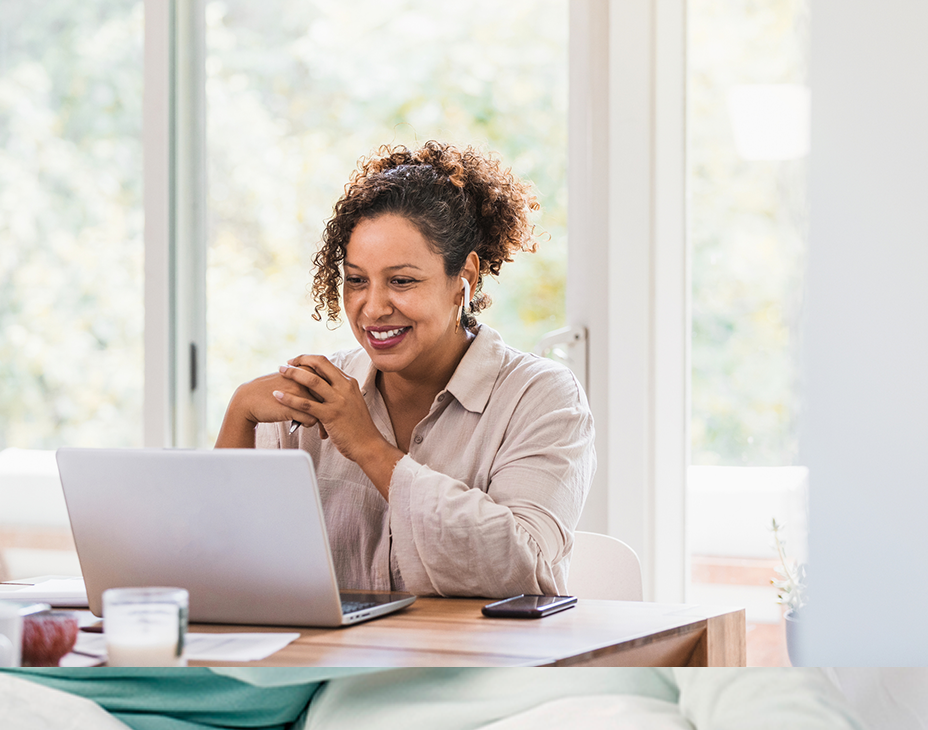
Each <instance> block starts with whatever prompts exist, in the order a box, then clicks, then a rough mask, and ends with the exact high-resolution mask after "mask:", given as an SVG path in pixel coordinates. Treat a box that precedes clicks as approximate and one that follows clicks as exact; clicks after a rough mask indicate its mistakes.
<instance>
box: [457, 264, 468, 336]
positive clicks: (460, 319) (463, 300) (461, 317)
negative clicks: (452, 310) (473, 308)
mask: <svg viewBox="0 0 928 730" xmlns="http://www.w3.org/2000/svg"><path fill="white" fill-rule="evenodd" d="M461 283H462V284H464V294H463V296H462V297H461V313H460V315H458V321H457V322H455V323H454V333H455V334H457V333H458V330H459V329H461V322H463V321H464V307H465V305H468V304H470V282H468V281H467V279H465V278H464V277H463V276H462V277H461Z"/></svg>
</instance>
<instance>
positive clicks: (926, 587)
mask: <svg viewBox="0 0 928 730" xmlns="http://www.w3.org/2000/svg"><path fill="white" fill-rule="evenodd" d="M926 38H928V2H925V1H924V0H891V1H890V2H886V1H885V0H815V2H813V3H812V57H811V86H812V157H811V175H812V179H811V221H812V223H811V231H810V260H809V275H808V286H807V300H806V326H805V329H804V337H803V351H804V384H805V394H804V403H805V414H804V417H803V421H804V430H803V434H802V440H801V446H802V460H803V463H805V464H807V465H808V466H809V468H810V500H811V502H810V560H811V563H810V569H811V571H810V572H811V579H812V580H813V581H814V584H813V589H814V591H815V593H813V594H812V596H811V603H810V605H809V616H808V621H807V623H806V625H805V626H804V629H805V631H804V634H803V635H804V638H805V640H806V650H807V654H806V656H805V661H807V662H810V663H813V664H816V665H824V664H857V665H878V664H883V665H888V664H892V665H906V664H923V663H924V662H925V659H926V657H928V623H926V622H925V621H924V615H925V610H926V605H928V602H926V598H928V560H926V557H928V537H926V535H928V526H926V517H928V42H926V40H925V39H926Z"/></svg>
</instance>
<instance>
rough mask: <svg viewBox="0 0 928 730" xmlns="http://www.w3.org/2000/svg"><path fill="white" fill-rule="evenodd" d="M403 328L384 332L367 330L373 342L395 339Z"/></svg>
mask: <svg viewBox="0 0 928 730" xmlns="http://www.w3.org/2000/svg"><path fill="white" fill-rule="evenodd" d="M404 329H406V328H405V327H400V328H399V329H395V330H385V331H384V332H375V331H374V330H368V332H369V333H370V334H371V335H372V336H373V337H374V339H375V340H389V339H390V338H391V337H396V336H397V335H399V334H400V333H401V332H402V331H403V330H404Z"/></svg>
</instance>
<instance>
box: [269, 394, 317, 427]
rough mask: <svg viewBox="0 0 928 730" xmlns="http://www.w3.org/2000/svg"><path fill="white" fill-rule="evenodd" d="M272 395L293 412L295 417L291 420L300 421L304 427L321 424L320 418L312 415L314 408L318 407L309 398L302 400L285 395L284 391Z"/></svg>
mask: <svg viewBox="0 0 928 730" xmlns="http://www.w3.org/2000/svg"><path fill="white" fill-rule="evenodd" d="M272 395H273V396H274V397H275V398H276V399H277V400H278V401H280V402H281V403H282V404H283V405H285V406H287V408H289V409H290V410H291V411H293V417H292V418H291V419H290V420H292V421H299V422H300V423H302V424H303V425H304V426H315V425H316V424H317V423H319V418H318V416H316V415H314V414H313V413H312V408H313V406H316V405H318V403H316V402H315V401H312V400H310V399H308V398H300V397H299V396H296V395H292V394H291V393H284V392H283V391H282V390H275V391H274V392H273V394H272Z"/></svg>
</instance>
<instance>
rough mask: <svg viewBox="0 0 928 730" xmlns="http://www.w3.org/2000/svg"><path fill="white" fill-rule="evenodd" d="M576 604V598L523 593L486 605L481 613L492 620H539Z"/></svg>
mask: <svg viewBox="0 0 928 730" xmlns="http://www.w3.org/2000/svg"><path fill="white" fill-rule="evenodd" d="M576 603H577V598H576V596H527V595H525V594H524V593H523V594H521V595H518V596H513V597H512V598H505V599H503V600H502V601H496V602H494V603H488V604H487V605H486V606H484V607H483V608H482V609H481V611H482V613H483V615H484V616H491V617H493V618H541V617H542V616H548V615H550V614H552V613H557V612H558V611H563V610H564V609H565V608H570V607H571V606H573V605H574V604H576Z"/></svg>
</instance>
